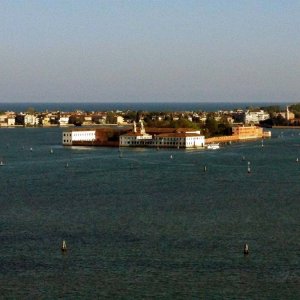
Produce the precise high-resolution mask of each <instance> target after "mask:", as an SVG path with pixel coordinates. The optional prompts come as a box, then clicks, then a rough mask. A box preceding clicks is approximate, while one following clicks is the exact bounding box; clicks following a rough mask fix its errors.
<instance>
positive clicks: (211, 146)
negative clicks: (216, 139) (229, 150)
mask: <svg viewBox="0 0 300 300" xmlns="http://www.w3.org/2000/svg"><path fill="white" fill-rule="evenodd" d="M219 148H220V144H208V145H207V149H211V150H216V149H219Z"/></svg>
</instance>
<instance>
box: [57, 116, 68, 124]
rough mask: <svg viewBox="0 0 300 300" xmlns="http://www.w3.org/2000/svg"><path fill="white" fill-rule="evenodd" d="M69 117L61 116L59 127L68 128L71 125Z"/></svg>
mask: <svg viewBox="0 0 300 300" xmlns="http://www.w3.org/2000/svg"><path fill="white" fill-rule="evenodd" d="M69 118H70V117H69V116H60V118H59V125H60V126H68V124H69Z"/></svg>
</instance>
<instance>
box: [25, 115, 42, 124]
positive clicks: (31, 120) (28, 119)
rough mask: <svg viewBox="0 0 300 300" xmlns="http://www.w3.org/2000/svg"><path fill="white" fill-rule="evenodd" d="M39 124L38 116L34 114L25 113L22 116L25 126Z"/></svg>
mask: <svg viewBox="0 0 300 300" xmlns="http://www.w3.org/2000/svg"><path fill="white" fill-rule="evenodd" d="M38 124H39V118H38V117H36V116H35V115H31V114H26V115H25V116H24V125H25V126H36V125H38Z"/></svg>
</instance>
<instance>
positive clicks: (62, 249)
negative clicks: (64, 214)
mask: <svg viewBox="0 0 300 300" xmlns="http://www.w3.org/2000/svg"><path fill="white" fill-rule="evenodd" d="M61 251H62V252H66V251H67V243H66V241H65V240H63V241H62V245H61Z"/></svg>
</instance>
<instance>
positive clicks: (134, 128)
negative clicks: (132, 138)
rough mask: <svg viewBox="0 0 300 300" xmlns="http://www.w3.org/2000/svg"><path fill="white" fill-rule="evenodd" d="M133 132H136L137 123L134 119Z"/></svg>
mask: <svg viewBox="0 0 300 300" xmlns="http://www.w3.org/2000/svg"><path fill="white" fill-rule="evenodd" d="M133 132H136V123H135V121H133Z"/></svg>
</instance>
